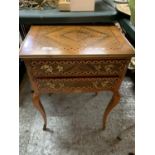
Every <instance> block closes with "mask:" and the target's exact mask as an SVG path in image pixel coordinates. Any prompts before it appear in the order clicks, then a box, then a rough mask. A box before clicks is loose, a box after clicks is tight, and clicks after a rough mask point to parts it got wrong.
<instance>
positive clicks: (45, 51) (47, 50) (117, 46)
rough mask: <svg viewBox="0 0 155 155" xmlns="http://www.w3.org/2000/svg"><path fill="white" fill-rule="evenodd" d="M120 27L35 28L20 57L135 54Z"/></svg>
mask: <svg viewBox="0 0 155 155" xmlns="http://www.w3.org/2000/svg"><path fill="white" fill-rule="evenodd" d="M133 54H134V49H133V47H132V46H131V45H130V43H129V42H128V41H127V40H126V38H125V37H124V35H123V34H122V33H121V32H120V30H119V29H118V28H117V27H116V26H87V25H83V26H68V25H65V26H32V27H31V28H30V31H29V33H28V34H27V37H26V38H25V40H24V42H23V44H22V46H21V49H20V57H21V58H26V57H38V56H41V57H43V56H91V55H98V56H99V55H117V56H118V55H133Z"/></svg>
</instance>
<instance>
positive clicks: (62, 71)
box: [26, 59, 128, 77]
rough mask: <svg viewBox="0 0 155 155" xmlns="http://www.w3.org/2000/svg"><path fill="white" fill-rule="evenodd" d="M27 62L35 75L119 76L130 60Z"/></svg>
mask: <svg viewBox="0 0 155 155" xmlns="http://www.w3.org/2000/svg"><path fill="white" fill-rule="evenodd" d="M26 64H27V66H28V67H29V71H30V73H31V75H33V76H35V77H74V76H76V77H77V76H106V75H108V76H118V75H120V74H121V73H123V72H124V70H125V68H126V65H127V64H128V60H119V59H118V60H117V59H116V60H113V59H112V60H111V59H103V60H59V61H58V60H57V61H55V60H30V61H27V62H26Z"/></svg>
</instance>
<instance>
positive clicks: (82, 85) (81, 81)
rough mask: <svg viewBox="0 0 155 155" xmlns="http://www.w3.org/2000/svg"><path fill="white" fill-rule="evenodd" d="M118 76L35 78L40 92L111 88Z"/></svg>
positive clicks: (87, 90) (89, 90)
mask: <svg viewBox="0 0 155 155" xmlns="http://www.w3.org/2000/svg"><path fill="white" fill-rule="evenodd" d="M117 81H118V78H66V79H64V78H63V79H52V78H47V79H35V84H36V86H37V89H38V90H39V91H40V92H91V91H92V92H93V91H99V90H111V89H113V88H114V86H115V84H116V82H117Z"/></svg>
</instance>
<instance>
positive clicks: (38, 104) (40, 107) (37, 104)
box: [32, 92, 47, 130]
mask: <svg viewBox="0 0 155 155" xmlns="http://www.w3.org/2000/svg"><path fill="white" fill-rule="evenodd" d="M32 98H33V105H34V106H35V107H36V109H37V110H38V111H39V112H40V113H41V115H42V117H43V119H44V126H43V130H46V127H47V118H46V113H45V110H44V107H43V105H42V104H41V102H40V96H39V95H38V94H37V93H35V92H34V93H33V97H32Z"/></svg>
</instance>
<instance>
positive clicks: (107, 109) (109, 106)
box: [102, 91, 120, 130]
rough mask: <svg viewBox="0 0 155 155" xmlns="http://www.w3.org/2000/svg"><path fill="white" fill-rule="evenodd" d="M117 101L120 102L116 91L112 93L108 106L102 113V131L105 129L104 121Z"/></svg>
mask: <svg viewBox="0 0 155 155" xmlns="http://www.w3.org/2000/svg"><path fill="white" fill-rule="evenodd" d="M119 100H120V93H119V92H118V91H116V92H114V94H113V97H112V99H111V101H110V103H109V104H108V106H107V107H106V110H105V112H104V115H103V126H102V129H103V130H104V129H105V127H106V120H107V117H108V115H109V113H110V112H111V111H112V109H113V108H114V107H115V106H116V105H117V104H118V103H119Z"/></svg>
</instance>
